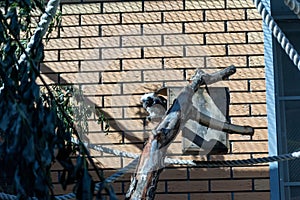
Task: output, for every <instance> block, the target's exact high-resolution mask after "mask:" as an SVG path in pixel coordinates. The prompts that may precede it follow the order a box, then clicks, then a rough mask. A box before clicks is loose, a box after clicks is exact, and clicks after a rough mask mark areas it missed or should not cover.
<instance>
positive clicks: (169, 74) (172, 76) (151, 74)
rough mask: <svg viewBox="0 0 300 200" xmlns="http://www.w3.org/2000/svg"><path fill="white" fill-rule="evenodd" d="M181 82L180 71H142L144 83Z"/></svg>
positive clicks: (181, 72)
mask: <svg viewBox="0 0 300 200" xmlns="http://www.w3.org/2000/svg"><path fill="white" fill-rule="evenodd" d="M168 80H183V71H182V70H153V71H144V81H168Z"/></svg>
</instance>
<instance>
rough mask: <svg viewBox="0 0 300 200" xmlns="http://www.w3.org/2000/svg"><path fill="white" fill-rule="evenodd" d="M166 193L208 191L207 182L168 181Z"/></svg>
mask: <svg viewBox="0 0 300 200" xmlns="http://www.w3.org/2000/svg"><path fill="white" fill-rule="evenodd" d="M167 184H168V192H201V191H207V190H208V181H168V183H167Z"/></svg>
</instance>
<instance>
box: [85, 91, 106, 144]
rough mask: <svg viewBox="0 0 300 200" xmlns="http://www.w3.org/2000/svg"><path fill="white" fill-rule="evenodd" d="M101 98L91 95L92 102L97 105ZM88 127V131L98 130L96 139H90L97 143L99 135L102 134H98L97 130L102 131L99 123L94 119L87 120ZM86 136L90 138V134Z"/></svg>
mask: <svg viewBox="0 0 300 200" xmlns="http://www.w3.org/2000/svg"><path fill="white" fill-rule="evenodd" d="M101 100H102V98H101V97H98V99H96V98H95V97H93V102H95V105H99V102H101ZM88 127H89V131H90V132H98V133H97V136H98V139H94V138H93V140H92V141H93V143H98V142H99V140H100V138H101V135H104V134H103V133H100V134H101V135H100V134H99V132H100V131H102V128H101V124H98V123H97V121H96V120H92V121H88ZM92 134H93V135H95V134H96V133H92ZM91 136H92V135H91ZM88 138H89V139H91V138H90V136H88ZM102 139H103V137H102Z"/></svg>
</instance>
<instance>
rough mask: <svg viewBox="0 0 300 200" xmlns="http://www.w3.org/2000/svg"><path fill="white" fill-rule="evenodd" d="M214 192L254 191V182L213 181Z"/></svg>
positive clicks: (212, 188)
mask: <svg viewBox="0 0 300 200" xmlns="http://www.w3.org/2000/svg"><path fill="white" fill-rule="evenodd" d="M211 190H212V191H245V190H252V180H212V181H211Z"/></svg>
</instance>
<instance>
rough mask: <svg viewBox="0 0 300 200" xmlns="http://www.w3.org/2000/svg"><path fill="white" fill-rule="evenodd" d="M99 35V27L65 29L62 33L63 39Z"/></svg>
mask: <svg viewBox="0 0 300 200" xmlns="http://www.w3.org/2000/svg"><path fill="white" fill-rule="evenodd" d="M98 35H99V28H98V27H97V26H75V27H64V28H63V29H62V31H61V32H60V36H61V37H87V36H98Z"/></svg>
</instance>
